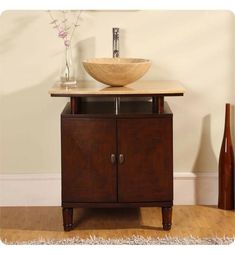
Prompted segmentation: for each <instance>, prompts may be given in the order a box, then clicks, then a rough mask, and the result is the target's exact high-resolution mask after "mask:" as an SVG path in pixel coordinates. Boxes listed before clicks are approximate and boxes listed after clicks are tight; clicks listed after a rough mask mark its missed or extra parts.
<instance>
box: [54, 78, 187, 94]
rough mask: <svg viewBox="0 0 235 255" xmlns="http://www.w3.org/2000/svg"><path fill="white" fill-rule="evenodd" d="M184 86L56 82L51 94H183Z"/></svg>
mask: <svg viewBox="0 0 235 255" xmlns="http://www.w3.org/2000/svg"><path fill="white" fill-rule="evenodd" d="M184 92H185V89H184V87H183V86H182V85H181V83H180V82H179V81H172V80H171V81H167V80H162V81H161V80H157V81H146V80H139V81H136V82H134V83H131V84H129V85H127V86H125V87H110V86H108V85H105V84H102V83H99V82H97V81H79V82H78V85H77V87H76V88H66V87H63V86H61V85H60V83H57V84H55V85H54V86H53V87H52V88H51V89H50V90H49V94H50V95H51V96H56V97H85V96H183V94H184Z"/></svg>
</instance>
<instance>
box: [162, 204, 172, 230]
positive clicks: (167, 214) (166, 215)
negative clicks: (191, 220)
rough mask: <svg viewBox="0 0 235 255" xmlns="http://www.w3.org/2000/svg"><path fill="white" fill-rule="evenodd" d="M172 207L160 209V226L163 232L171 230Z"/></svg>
mask: <svg viewBox="0 0 235 255" xmlns="http://www.w3.org/2000/svg"><path fill="white" fill-rule="evenodd" d="M171 222H172V207H162V226H163V229H164V230H170V229H171Z"/></svg>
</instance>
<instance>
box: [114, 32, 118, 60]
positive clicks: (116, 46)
mask: <svg viewBox="0 0 235 255" xmlns="http://www.w3.org/2000/svg"><path fill="white" fill-rule="evenodd" d="M113 58H119V28H118V27H114V28H113Z"/></svg>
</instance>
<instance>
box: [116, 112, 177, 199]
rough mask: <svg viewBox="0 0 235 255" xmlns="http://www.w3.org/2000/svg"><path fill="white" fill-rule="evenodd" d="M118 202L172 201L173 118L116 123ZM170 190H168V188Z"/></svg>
mask: <svg viewBox="0 0 235 255" xmlns="http://www.w3.org/2000/svg"><path fill="white" fill-rule="evenodd" d="M117 146H118V155H123V163H119V165H118V201H119V202H153V201H169V200H172V199H173V194H172V192H173V191H172V186H173V184H172V172H173V171H172V169H173V167H172V118H171V115H170V114H163V115H161V116H158V117H155V118H152V117H149V118H133V119H118V120H117ZM166 187H167V188H166Z"/></svg>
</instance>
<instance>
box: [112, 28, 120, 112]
mask: <svg viewBox="0 0 235 255" xmlns="http://www.w3.org/2000/svg"><path fill="white" fill-rule="evenodd" d="M113 58H119V28H118V27H114V28H113ZM114 107H115V114H116V115H117V114H119V112H120V97H115V98H114Z"/></svg>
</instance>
